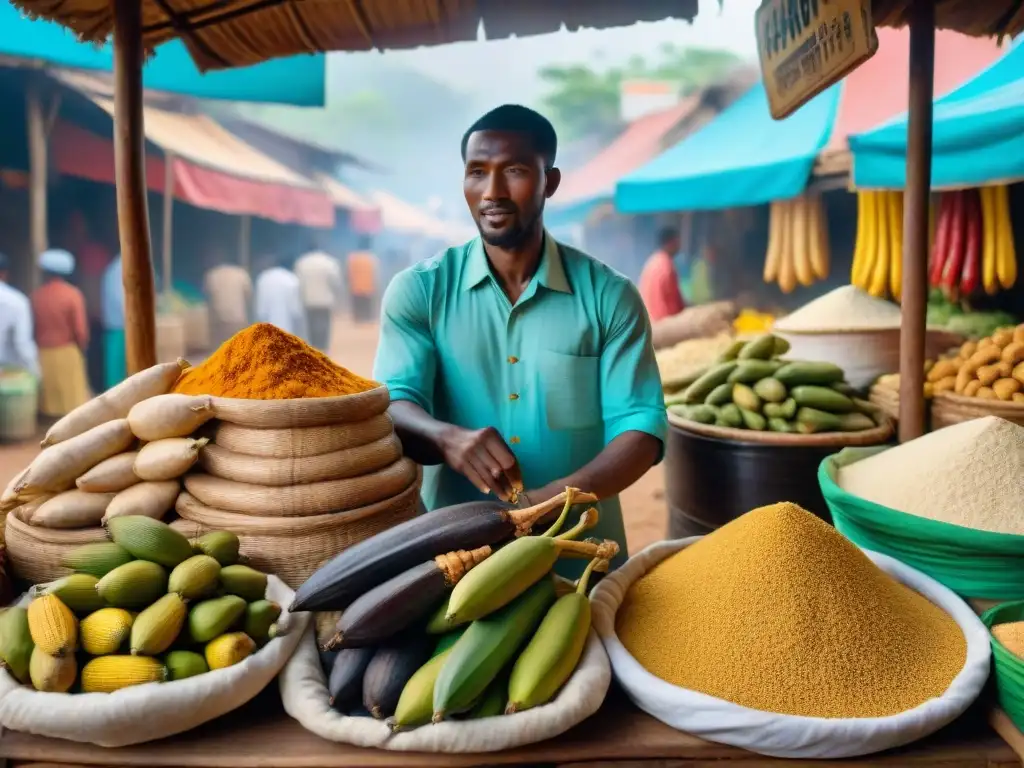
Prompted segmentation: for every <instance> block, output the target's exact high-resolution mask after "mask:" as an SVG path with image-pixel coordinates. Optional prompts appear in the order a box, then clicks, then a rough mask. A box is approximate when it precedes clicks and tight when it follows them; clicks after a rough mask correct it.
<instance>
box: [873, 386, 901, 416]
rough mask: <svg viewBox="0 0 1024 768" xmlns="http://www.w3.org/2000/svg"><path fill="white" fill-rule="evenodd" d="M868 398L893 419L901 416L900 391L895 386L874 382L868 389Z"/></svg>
mask: <svg viewBox="0 0 1024 768" xmlns="http://www.w3.org/2000/svg"><path fill="white" fill-rule="evenodd" d="M868 400H869V401H870V402H872V403H874V404H875V405H877V406H878V407H879V408H881V409H882V412H883V413H884V414H885V415H886V416H888V417H889V418H890V419H892V420H893V421H896V420H898V419H899V417H900V392H899V390H898V389H896V388H895V387H890V386H887V385H885V384H874V385H872V387H871V389H870V390H868Z"/></svg>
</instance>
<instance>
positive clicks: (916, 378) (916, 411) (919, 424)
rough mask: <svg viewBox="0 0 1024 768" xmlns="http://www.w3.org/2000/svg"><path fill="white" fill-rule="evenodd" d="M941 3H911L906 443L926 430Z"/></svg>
mask: <svg viewBox="0 0 1024 768" xmlns="http://www.w3.org/2000/svg"><path fill="white" fill-rule="evenodd" d="M934 76H935V5H934V3H933V0H913V2H912V4H911V6H910V109H909V116H908V124H907V183H906V189H905V191H904V203H903V307H902V318H901V331H900V442H905V441H907V440H913V439H914V438H916V437H920V436H921V435H923V434H924V428H925V413H924V355H925V318H926V315H927V311H928V198H929V194H930V190H931V180H932V83H933V80H934Z"/></svg>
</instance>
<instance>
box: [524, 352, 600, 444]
mask: <svg viewBox="0 0 1024 768" xmlns="http://www.w3.org/2000/svg"><path fill="white" fill-rule="evenodd" d="M539 363H540V365H539V369H540V378H541V381H540V385H541V391H542V392H543V393H544V409H545V415H546V417H547V424H548V428H549V429H553V430H567V429H588V428H592V427H596V426H598V425H599V424H600V423H601V382H600V373H601V370H600V358H598V357H582V356H579V355H566V354H562V353H561V352H552V351H550V350H542V351H541V354H540V360H539Z"/></svg>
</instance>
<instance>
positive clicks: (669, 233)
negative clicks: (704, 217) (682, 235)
mask: <svg viewBox="0 0 1024 768" xmlns="http://www.w3.org/2000/svg"><path fill="white" fill-rule="evenodd" d="M677 242H679V230H678V229H676V228H675V227H662V228H661V230H659V232H658V245H659V246H660V247H665V246H666V245H671V244H672V243H677Z"/></svg>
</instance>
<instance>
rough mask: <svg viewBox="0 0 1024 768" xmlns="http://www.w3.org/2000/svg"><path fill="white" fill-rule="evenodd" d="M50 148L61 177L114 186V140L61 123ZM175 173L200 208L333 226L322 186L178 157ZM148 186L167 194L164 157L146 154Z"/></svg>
mask: <svg viewBox="0 0 1024 768" xmlns="http://www.w3.org/2000/svg"><path fill="white" fill-rule="evenodd" d="M198 128H201V126H199V127H198ZM239 141H240V140H239ZM194 146H195V145H194ZM246 146H247V145H246ZM51 147H52V149H51V152H52V155H53V162H54V165H55V167H56V169H57V171H58V172H59V173H63V174H67V175H68V176H76V177H78V178H81V179H88V180H89V181H96V182H100V183H104V184H113V183H114V179H115V176H114V145H113V143H112V142H111V140H110V139H107V138H104V137H102V136H98V135H96V134H95V133H92V132H91V131H87V130H86V129H84V128H82V127H80V126H77V125H74V124H73V123H69V122H66V121H63V120H58V121H57V123H56V125H55V126H54V130H53V134H52V141H51ZM254 151H255V150H254ZM173 171H174V197H175V198H176V199H178V200H181V201H183V202H186V203H189V204H191V205H194V206H196V207H197V208H205V209H207V210H213V211H220V212H221V213H227V214H232V215H247V216H259V217H261V218H265V219H270V220H271V221H277V222H281V223H283V224H301V225H304V226H307V227H317V228H325V229H326V228H330V227H333V226H334V203H333V202H332V201H331V198H330V197H329V196H328V194H327V193H326V192H325V191H324V190H323V189H321V188H319V187H315V186H310V187H300V186H289V185H286V184H280V183H274V182H269V181H261V180H257V179H252V178H243V177H240V176H236V175H233V174H229V173H225V172H223V171H218V170H214V169H212V168H209V167H204V166H203V165H199V164H197V163H194V162H191V161H189V160H184V159H182V158H181V157H178V156H175V157H174V161H173ZM146 184H147V186H148V187H149V189H150V190H152V191H154V192H157V193H160V194H162V193H163V191H164V158H163V156H161V155H158V154H155V153H147V155H146Z"/></svg>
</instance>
